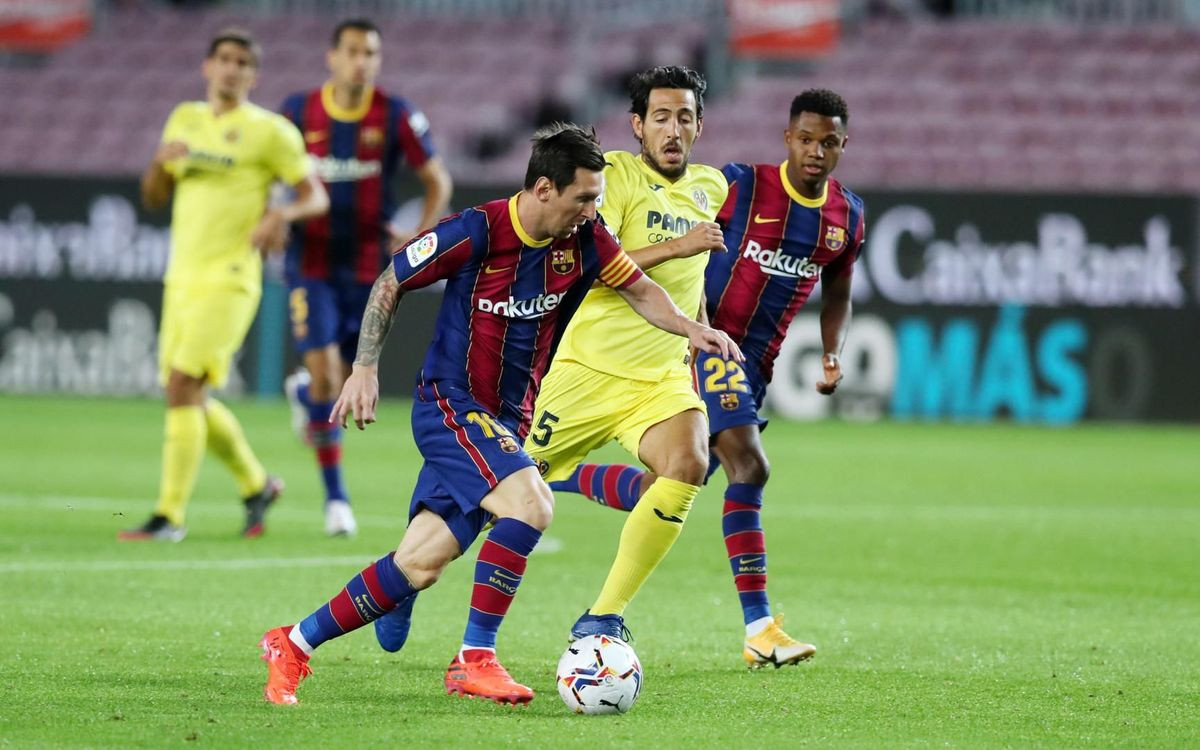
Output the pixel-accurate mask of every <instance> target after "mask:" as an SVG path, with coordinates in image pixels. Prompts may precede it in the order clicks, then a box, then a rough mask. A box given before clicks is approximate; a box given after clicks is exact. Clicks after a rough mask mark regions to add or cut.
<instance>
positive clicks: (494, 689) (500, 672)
mask: <svg viewBox="0 0 1200 750" xmlns="http://www.w3.org/2000/svg"><path fill="white" fill-rule="evenodd" d="M446 692H447V693H450V694H451V695H465V696H466V697H468V698H486V699H488V700H490V701H495V702H496V703H501V704H510V705H524V704H526V703H528V702H529V701H531V700H533V690H532V689H530V688H528V687H526V686H525V685H522V684H520V683H519V682H516V681H515V680H513V678H512V675H510V674H509V673H508V670H507V669H505V668H504V667H503V666H501V664H500V662H498V661H496V655H495V654H493V653H491V652H490V651H489V652H487V655H486V656H484V657H483V658H482V659H480V660H479V661H463V659H462V654H461V653H459V654H456V655H455V657H454V660H453V661H451V662H450V666H449V667H447V668H446Z"/></svg>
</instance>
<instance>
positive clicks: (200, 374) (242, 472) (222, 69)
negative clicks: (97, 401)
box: [120, 29, 329, 541]
mask: <svg viewBox="0 0 1200 750" xmlns="http://www.w3.org/2000/svg"><path fill="white" fill-rule="evenodd" d="M261 56H262V55H261V53H260V51H259V48H258V44H257V43H256V42H255V41H254V39H253V38H252V37H251V36H250V35H249V34H248V33H247V32H244V31H241V30H237V29H229V30H226V31H223V32H221V33H220V34H218V35H217V36H216V37H215V38H214V39H213V40H212V42H211V43H210V45H209V49H208V55H207V56H206V58H205V60H204V64H203V68H202V70H203V73H204V78H205V80H206V81H207V82H208V88H207V101H202V102H199V101H198V102H184V103H183V104H180V105H179V106H177V107H176V108H175V109H174V111H172V112H171V115H170V117H169V118H168V119H167V123H166V126H165V127H164V128H163V136H162V145H161V146H159V148H158V151H157V152H156V153H155V155H154V160H153V162H152V163H151V164H150V166H149V167H148V168H147V169H146V171H145V173H144V174H143V175H142V199H143V201H144V202H145V204H146V206H147V207H148V208H160V207H162V206H165V205H166V204H167V203H168V202H170V201H171V200H172V195H173V196H174V203H173V206H172V211H171V258H170V262H169V263H168V265H167V273H166V277H165V278H164V279H163V312H162V324H161V328H160V331H159V340H158V358H159V367H160V371H161V378H162V383H163V385H164V386H165V387H166V395H167V415H166V430H165V439H164V443H163V454H162V480H161V485H160V489H159V496H158V504H157V506H155V509H154V514H153V515H152V516H151V517H150V520H148V521H147V522H146V523H145V524H143V525H142V526H140V527H138V528H135V529H129V530H127V531H124V532H122V533H121V534H120V538H121V539H125V540H139V539H158V540H170V541H179V540H180V539H182V538H183V536H184V534H185V530H184V525H183V524H184V511H185V509H186V508H187V503H188V499H189V498H190V496H191V493H192V488H193V486H194V485H195V482H196V473H197V471H199V468H200V461H201V459H202V458H203V457H204V450H205V445H207V446H208V447H209V448H211V449H212V452H213V453H214V454H216V456H217V457H218V458H220V459H221V461H222V462H223V463H224V464H225V466H226V467H227V468H228V469H229V470H230V471H231V472H232V473H233V476H234V479H235V480H236V482H237V485H238V488H239V490H240V492H241V494H242V496H243V498H244V505H245V512H246V522H245V525H244V526H243V528H242V534H243V535H244V536H247V537H254V536H258V535H259V534H261V533H262V531H263V516H264V514H265V512H266V510H267V507H268V506H270V504H271V503H272V502H274V500H275V498H276V497H278V495H279V493H280V491H281V489H282V487H283V484H282V482H280V481H279V480H278V479H276V478H274V477H268V476H267V473H266V471H265V470H264V469H263V466H262V464H261V463H260V462H259V460H258V458H257V457H255V455H254V451H253V450H251V448H250V444H249V443H248V442H247V441H246V437H245V435H244V434H243V433H242V428H241V425H239V424H238V421H237V419H236V418H235V417H234V416H233V414H232V413H231V412H230V411H229V410H228V409H227V408H225V406H223V405H222V404H221V402H219V401H217V400H216V399H215V398H212V397H211V396H210V395H209V393H208V389H209V388H210V387H212V388H220V387H221V386H222V385H224V384H225V381H226V379H227V378H228V375H229V368H230V366H231V364H232V362H233V356H234V354H235V353H236V352H237V350H238V349H239V348H241V345H242V339H244V338H245V336H246V331H247V330H248V329H249V328H250V323H251V322H252V321H253V320H254V315H255V313H256V312H257V311H258V301H259V298H260V297H261V294H262V258H261V253H264V252H267V251H269V250H280V249H282V248H283V244H284V242H285V240H286V237H287V227H288V223H289V222H293V221H298V220H301V219H306V218H310V217H313V216H318V215H320V214H322V213H324V212H325V210H326V209H327V207H328V205H329V203H328V199H327V198H326V195H325V189H324V188H323V187H321V183H320V182H318V181H317V179H316V177H314V176H313V175H312V174H311V173H310V167H309V160H308V158H307V157H306V155H305V153H304V143H303V141H302V139H301V137H300V133H299V132H297V130H296V128H295V126H293V125H292V124H291V123H290V122H288V121H287V120H286V119H284V118H283V117H280V116H279V115H277V114H275V113H273V112H270V111H268V110H265V109H262V108H260V107H257V106H255V105H254V104H251V103H250V102H249V101H247V96H248V95H249V92H250V89H251V88H253V86H254V83H255V81H256V80H257V78H258V66H259V60H260V59H261ZM275 181H279V182H283V183H284V184H286V185H289V186H291V187H293V188H294V189H295V199H294V200H292V202H290V203H288V204H286V205H283V206H279V207H277V208H270V209H268V207H267V195H268V191H269V188H270V187H271V184H272V183H273V182H275Z"/></svg>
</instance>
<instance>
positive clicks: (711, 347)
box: [688, 323, 746, 362]
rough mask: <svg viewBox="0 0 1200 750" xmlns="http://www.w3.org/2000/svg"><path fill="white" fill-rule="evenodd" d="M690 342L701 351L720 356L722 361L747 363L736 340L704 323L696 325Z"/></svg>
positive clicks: (690, 334) (691, 333)
mask: <svg viewBox="0 0 1200 750" xmlns="http://www.w3.org/2000/svg"><path fill="white" fill-rule="evenodd" d="M688 341H690V342H691V344H692V346H693V347H695V348H697V349H699V350H701V351H705V352H708V353H709V354H720V355H721V358H722V359H732V360H734V361H736V362H745V361H746V356H745V355H744V354H742V350H741V349H740V348H738V345H737V344H736V343H734V340H733V339H731V338H729V334H727V333H725V332H724V331H718V330H717V329H715V328H709V327H708V326H706V325H704V324H703V323H696V324H695V328H694V329H693V330H691V331H689V332H688Z"/></svg>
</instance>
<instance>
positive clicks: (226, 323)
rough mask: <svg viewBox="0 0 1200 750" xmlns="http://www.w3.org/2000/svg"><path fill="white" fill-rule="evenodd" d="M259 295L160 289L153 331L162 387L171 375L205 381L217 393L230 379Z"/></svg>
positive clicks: (223, 290) (206, 289) (204, 289)
mask: <svg viewBox="0 0 1200 750" xmlns="http://www.w3.org/2000/svg"><path fill="white" fill-rule="evenodd" d="M259 297H260V294H259V293H258V292H252V291H247V290H243V289H226V288H221V287H215V288H214V287H211V286H207V287H199V286H197V287H190V286H183V285H178V284H172V285H169V286H166V287H164V288H163V311H162V324H161V325H160V326H159V329H158V377H159V381H160V382H161V383H162V384H163V385H166V383H167V377H168V376H169V375H170V374H171V370H179V371H180V372H182V373H184V374H185V375H191V376H192V377H196V378H199V377H205V379H206V382H207V383H208V385H210V386H212V387H214V388H220V387H221V386H223V385H225V381H226V380H228V379H229V368H230V366H231V365H232V364H233V356H234V355H235V354H237V351H238V349H241V348H242V341H244V340H245V338H246V332H247V331H249V330H250V324H251V323H253V322H254V315H255V314H256V313H257V312H258V300H259Z"/></svg>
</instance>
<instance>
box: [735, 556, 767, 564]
mask: <svg viewBox="0 0 1200 750" xmlns="http://www.w3.org/2000/svg"><path fill="white" fill-rule="evenodd" d="M761 560H762V555H759V556H758V557H743V558H742V561H741V563H740V564H741V565H749V564H750V563H756V562H760V561H761Z"/></svg>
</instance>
